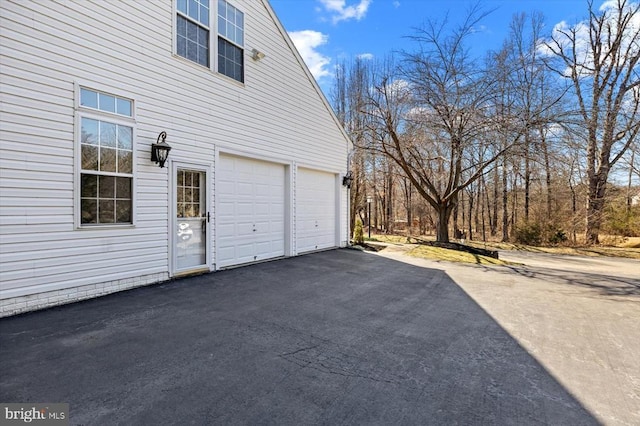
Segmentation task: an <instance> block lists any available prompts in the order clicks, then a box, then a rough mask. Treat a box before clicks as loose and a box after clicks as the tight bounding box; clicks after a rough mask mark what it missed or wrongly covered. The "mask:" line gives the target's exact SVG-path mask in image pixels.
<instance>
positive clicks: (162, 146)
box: [151, 132, 171, 168]
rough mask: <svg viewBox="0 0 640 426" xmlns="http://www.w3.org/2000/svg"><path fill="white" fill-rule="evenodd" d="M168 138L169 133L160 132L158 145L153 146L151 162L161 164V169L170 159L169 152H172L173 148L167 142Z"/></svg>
mask: <svg viewBox="0 0 640 426" xmlns="http://www.w3.org/2000/svg"><path fill="white" fill-rule="evenodd" d="M166 138H167V132H160V134H159V135H158V140H157V141H156V143H154V144H152V145H151V161H153V162H155V163H156V164H159V165H160V168H162V167H164V163H165V162H166V161H167V157H169V151H171V147H170V146H169V144H168V143H167V142H166V141H165V139H166Z"/></svg>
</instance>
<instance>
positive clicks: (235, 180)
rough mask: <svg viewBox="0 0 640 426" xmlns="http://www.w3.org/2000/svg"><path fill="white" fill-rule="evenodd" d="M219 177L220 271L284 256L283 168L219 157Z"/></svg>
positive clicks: (266, 163)
mask: <svg viewBox="0 0 640 426" xmlns="http://www.w3.org/2000/svg"><path fill="white" fill-rule="evenodd" d="M216 173H217V174H218V176H217V186H216V197H218V202H217V209H218V211H217V213H216V216H217V223H216V227H217V232H216V239H217V264H218V267H220V268H223V267H226V266H231V265H239V264H242V263H247V262H254V261H258V260H264V259H270V258H274V257H279V256H284V238H285V229H284V224H285V168H284V166H283V165H280V164H274V163H268V162H265V161H258V160H252V159H248V158H241V157H234V156H229V155H220V161H219V164H218V167H216Z"/></svg>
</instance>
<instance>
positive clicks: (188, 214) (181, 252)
mask: <svg viewBox="0 0 640 426" xmlns="http://www.w3.org/2000/svg"><path fill="white" fill-rule="evenodd" d="M177 174H178V176H177V185H176V203H177V205H176V213H177V218H176V238H175V241H176V262H177V264H176V267H177V269H178V270H183V269H190V268H194V267H198V266H205V265H206V263H207V238H206V237H207V217H206V216H207V208H206V206H207V203H206V191H205V189H206V184H205V182H206V180H205V179H206V173H205V172H203V171H199V170H188V169H178V170H177Z"/></svg>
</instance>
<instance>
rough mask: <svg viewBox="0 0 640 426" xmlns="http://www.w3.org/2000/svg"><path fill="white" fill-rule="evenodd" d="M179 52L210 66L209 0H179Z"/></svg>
mask: <svg viewBox="0 0 640 426" xmlns="http://www.w3.org/2000/svg"><path fill="white" fill-rule="evenodd" d="M177 10H178V16H177V17H176V26H177V31H176V33H177V37H178V39H177V46H176V49H177V53H178V55H180V56H182V57H184V58H187V59H189V60H191V61H193V62H196V63H198V64H200V65H204V66H205V67H208V66H209V0H178V4H177Z"/></svg>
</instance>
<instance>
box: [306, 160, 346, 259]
mask: <svg viewBox="0 0 640 426" xmlns="http://www.w3.org/2000/svg"><path fill="white" fill-rule="evenodd" d="M336 246H337V244H336V178H335V175H334V174H332V173H325V172H320V171H317V170H310V169H302V168H300V169H298V173H297V176H296V249H297V251H298V253H304V252H307V251H312V250H321V249H326V248H331V247H336Z"/></svg>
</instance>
